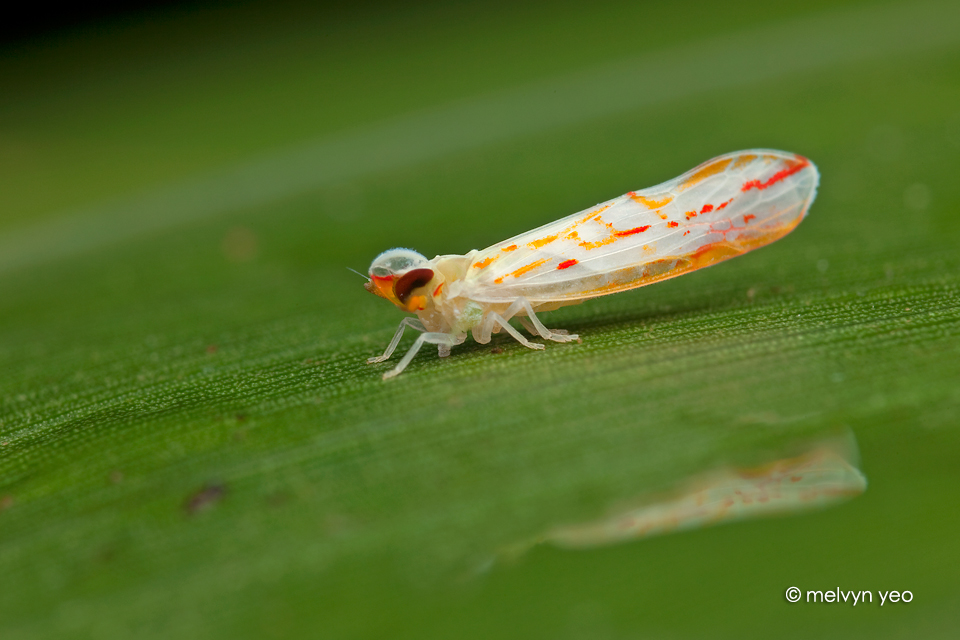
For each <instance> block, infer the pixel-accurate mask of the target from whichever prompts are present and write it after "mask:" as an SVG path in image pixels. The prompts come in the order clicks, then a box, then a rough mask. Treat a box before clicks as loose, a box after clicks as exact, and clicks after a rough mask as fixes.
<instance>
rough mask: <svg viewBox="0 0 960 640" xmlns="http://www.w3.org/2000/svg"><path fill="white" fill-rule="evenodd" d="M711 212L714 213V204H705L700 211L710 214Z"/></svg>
mask: <svg viewBox="0 0 960 640" xmlns="http://www.w3.org/2000/svg"><path fill="white" fill-rule="evenodd" d="M711 211H713V205H712V204H705V205H703V209H700V213H710V212H711Z"/></svg>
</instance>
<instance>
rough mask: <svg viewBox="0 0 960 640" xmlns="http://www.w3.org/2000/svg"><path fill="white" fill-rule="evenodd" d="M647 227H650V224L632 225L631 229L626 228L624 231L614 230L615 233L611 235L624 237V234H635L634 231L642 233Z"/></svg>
mask: <svg viewBox="0 0 960 640" xmlns="http://www.w3.org/2000/svg"><path fill="white" fill-rule="evenodd" d="M649 228H650V225H644V226H642V227H634V228H633V229H627V230H626V231H617V232H616V233H615V234H613V235H615V236H617V237H620V238H624V237H626V236H632V235H633V234H635V233H643V232H644V231H646V230H647V229H649Z"/></svg>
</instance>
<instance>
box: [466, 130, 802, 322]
mask: <svg viewBox="0 0 960 640" xmlns="http://www.w3.org/2000/svg"><path fill="white" fill-rule="evenodd" d="M818 181H819V174H818V173H817V169H816V167H814V165H813V163H811V162H810V161H809V160H807V159H806V158H804V157H802V156H798V155H795V154H792V153H786V152H783V151H772V150H766V149H760V150H752V151H740V152H736V153H731V154H727V155H723V156H720V157H718V158H714V159H713V160H710V161H708V162H705V163H704V164H702V165H700V166H699V167H696V168H695V169H692V170H691V171H688V172H687V173H685V174H683V175H682V176H680V177H678V178H675V179H673V180H670V181H668V182H664V183H663V184H661V185H658V186H656V187H651V188H649V189H645V190H643V191H631V192H630V193H627V194H625V195H622V196H620V197H619V198H615V199H613V200H609V201H607V202H602V203H600V204H598V205H596V206H595V207H591V208H589V209H586V210H584V211H581V212H580V213H576V214H574V215H572V216H569V217H567V218H564V219H562V220H558V221H556V222H553V223H551V224H548V225H545V226H543V227H540V228H539V229H534V230H533V231H529V232H527V233H524V234H521V235H519V236H516V237H514V238H510V239H509V240H506V241H504V242H501V243H499V244H496V245H494V246H492V247H489V248H487V249H484V250H483V251H481V252H479V253H478V254H477V256H476V258H475V260H474V262H473V263H472V264H471V266H470V268H469V270H468V273H467V276H466V279H465V280H466V281H465V284H467V286H468V288H469V296H470V297H471V298H472V299H475V300H477V301H478V302H498V301H505V300H514V299H516V298H518V297H520V296H523V297H525V298H527V300H529V301H531V302H534V303H537V302H540V303H543V302H562V301H566V300H569V301H571V302H573V301H576V300H583V299H586V298H593V297H596V296H601V295H606V294H609V293H615V292H618V291H624V290H627V289H633V288H635V287H641V286H643V285H646V284H651V283H653V282H657V281H660V280H664V279H666V278H672V277H674V276H678V275H681V274H684V273H687V272H689V271H694V270H696V269H699V268H701V267H707V266H710V265H713V264H716V263H718V262H720V261H722V260H726V259H728V258H732V257H734V256H738V255H740V254H742V253H746V252H747V251H750V250H752V249H756V248H757V247H761V246H763V245H765V244H769V243H771V242H773V241H774V240H777V239H779V238H782V237H783V236H785V235H786V234H788V233H789V232H790V231H792V230H793V228H794V227H796V226H797V225H798V224H799V223H800V221H801V220H803V217H804V216H805V215H806V213H807V210H808V209H809V207H810V204H811V203H812V202H813V199H814V197H815V195H816V191H817V183H818Z"/></svg>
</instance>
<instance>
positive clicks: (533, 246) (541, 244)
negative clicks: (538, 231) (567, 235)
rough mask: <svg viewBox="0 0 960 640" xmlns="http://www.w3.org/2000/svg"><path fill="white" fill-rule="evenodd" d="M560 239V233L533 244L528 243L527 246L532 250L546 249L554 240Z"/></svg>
mask: <svg viewBox="0 0 960 640" xmlns="http://www.w3.org/2000/svg"><path fill="white" fill-rule="evenodd" d="M559 237H560V234H559V233H555V234H554V235H552V236H547V237H546V238H540V239H539V240H534V241H533V242H528V243H527V246H528V247H530V248H531V249H539V248H540V247H544V246H546V245H548V244H550V243H551V242H553V241H554V240H556V239H557V238H559Z"/></svg>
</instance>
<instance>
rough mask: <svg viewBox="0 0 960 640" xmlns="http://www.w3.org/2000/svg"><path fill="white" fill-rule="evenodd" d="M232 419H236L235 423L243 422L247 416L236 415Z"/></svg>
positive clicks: (243, 414)
mask: <svg viewBox="0 0 960 640" xmlns="http://www.w3.org/2000/svg"><path fill="white" fill-rule="evenodd" d="M234 417H235V418H236V419H237V422H243V421H244V420H246V419H247V414H245V413H238V414H237V415H236V416H234Z"/></svg>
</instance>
